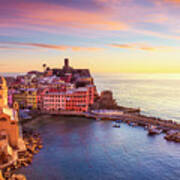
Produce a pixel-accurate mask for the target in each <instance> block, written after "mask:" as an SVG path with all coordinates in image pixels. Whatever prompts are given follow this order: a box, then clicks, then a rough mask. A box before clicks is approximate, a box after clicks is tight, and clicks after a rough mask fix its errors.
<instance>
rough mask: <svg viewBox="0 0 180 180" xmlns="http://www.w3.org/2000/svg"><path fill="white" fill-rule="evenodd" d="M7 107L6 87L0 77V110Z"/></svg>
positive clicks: (4, 81) (3, 79) (2, 78)
mask: <svg viewBox="0 0 180 180" xmlns="http://www.w3.org/2000/svg"><path fill="white" fill-rule="evenodd" d="M7 106H8V87H7V84H6V80H5V78H4V77H0V108H3V107H7Z"/></svg>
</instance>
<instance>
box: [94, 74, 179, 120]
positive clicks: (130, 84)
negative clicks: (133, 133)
mask: <svg viewBox="0 0 180 180" xmlns="http://www.w3.org/2000/svg"><path fill="white" fill-rule="evenodd" d="M94 79H95V83H96V85H97V89H98V91H99V92H100V91H102V90H105V89H108V90H112V91H113V93H114V98H115V99H116V101H117V102H118V104H119V105H123V106H128V107H135V108H139V107H140V108H141V110H142V114H145V115H148V116H156V117H161V118H164V119H172V120H175V121H178V122H180V74H114V75H113V74H95V75H94Z"/></svg>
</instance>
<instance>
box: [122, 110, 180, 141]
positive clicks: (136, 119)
mask: <svg viewBox="0 0 180 180" xmlns="http://www.w3.org/2000/svg"><path fill="white" fill-rule="evenodd" d="M120 119H121V120H123V121H124V122H125V123H127V124H131V123H135V124H136V125H137V126H143V127H145V128H146V129H147V130H149V128H150V127H152V126H153V127H154V128H155V129H156V130H158V131H161V132H162V133H165V136H164V138H165V139H166V140H168V141H174V142H178V143H179V142H180V124H178V123H177V122H174V121H172V120H163V119H160V118H156V117H148V116H144V115H141V114H129V113H127V114H123V115H122V116H121V117H120ZM157 134H159V133H157Z"/></svg>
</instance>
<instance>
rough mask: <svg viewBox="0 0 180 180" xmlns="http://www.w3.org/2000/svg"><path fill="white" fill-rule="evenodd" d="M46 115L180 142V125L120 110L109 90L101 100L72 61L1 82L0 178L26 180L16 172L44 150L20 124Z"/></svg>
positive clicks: (136, 111) (88, 77)
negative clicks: (111, 123) (136, 128)
mask: <svg viewBox="0 0 180 180" xmlns="http://www.w3.org/2000/svg"><path fill="white" fill-rule="evenodd" d="M43 115H68V116H79V117H80V116H82V117H86V118H91V119H96V120H113V121H115V122H116V124H115V126H113V127H120V124H119V123H120V122H125V123H127V124H128V125H130V126H143V127H144V128H146V129H148V132H149V135H154V134H160V133H161V132H163V133H166V136H165V139H167V140H169V141H175V142H180V124H178V123H176V122H173V121H172V120H169V121H167V120H161V119H159V118H154V117H146V116H143V115H141V114H140V109H135V108H127V107H122V106H119V105H117V103H116V101H115V100H114V99H113V94H112V92H111V91H103V92H101V94H100V95H99V94H98V92H97V89H96V85H95V84H94V80H93V77H92V76H91V74H90V71H89V70H88V69H74V68H72V67H71V66H70V65H69V59H64V66H63V67H62V68H59V69H58V68H57V69H51V68H50V67H47V65H46V64H43V72H39V71H30V72H28V73H27V74H25V75H19V76H17V77H6V78H4V77H1V78H0V170H1V171H0V179H3V177H4V178H5V179H11V180H13V179H18V178H19V179H25V177H24V176H23V175H16V174H13V170H15V169H18V168H20V167H22V166H28V165H29V164H30V163H32V158H33V156H34V155H35V154H37V153H38V152H39V150H40V149H42V148H43V143H42V140H41V138H40V136H39V134H38V132H32V131H30V130H28V129H26V128H24V127H22V124H23V123H25V122H26V121H33V118H34V117H38V116H43ZM1 176H3V177H2V178H1Z"/></svg>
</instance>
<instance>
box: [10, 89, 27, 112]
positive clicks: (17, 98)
mask: <svg viewBox="0 0 180 180" xmlns="http://www.w3.org/2000/svg"><path fill="white" fill-rule="evenodd" d="M13 102H17V103H18V104H19V106H20V108H26V106H27V103H26V93H25V92H19V93H14V94H13Z"/></svg>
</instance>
